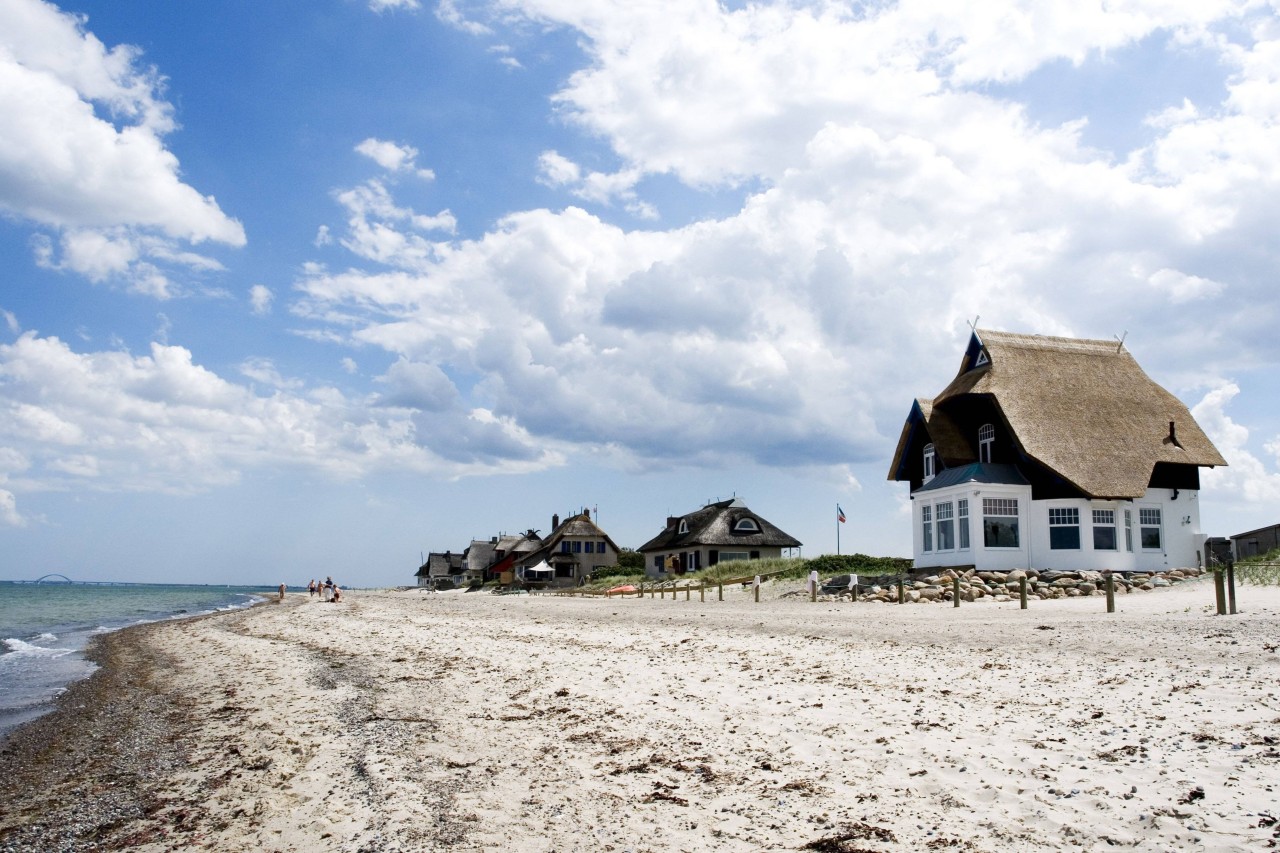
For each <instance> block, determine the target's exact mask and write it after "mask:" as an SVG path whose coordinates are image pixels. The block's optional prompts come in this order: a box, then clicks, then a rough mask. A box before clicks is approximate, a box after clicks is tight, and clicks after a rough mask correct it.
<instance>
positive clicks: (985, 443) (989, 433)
mask: <svg viewBox="0 0 1280 853" xmlns="http://www.w3.org/2000/svg"><path fill="white" fill-rule="evenodd" d="M995 443H996V428H995V427H993V426H992V425H991V424H983V425H982V426H981V427H980V428H979V429H978V461H979V462H990V461H991V449H992V448H993V447H995Z"/></svg>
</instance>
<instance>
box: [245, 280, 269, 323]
mask: <svg viewBox="0 0 1280 853" xmlns="http://www.w3.org/2000/svg"><path fill="white" fill-rule="evenodd" d="M275 298H276V295H275V294H274V293H272V292H271V288H269V287H267V286H266V285H265V284H255V285H254V286H253V287H251V288H249V306H250V308H251V309H252V310H253V313H254V314H256V315H258V316H259V317H261V316H263V315H264V314H270V313H271V303H272V302H273V301H275Z"/></svg>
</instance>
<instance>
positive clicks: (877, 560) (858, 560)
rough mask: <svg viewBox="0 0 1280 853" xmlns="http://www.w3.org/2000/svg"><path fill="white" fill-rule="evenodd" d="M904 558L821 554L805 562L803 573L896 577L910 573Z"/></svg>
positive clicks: (909, 567) (908, 565)
mask: <svg viewBox="0 0 1280 853" xmlns="http://www.w3.org/2000/svg"><path fill="white" fill-rule="evenodd" d="M912 565H913V563H912V561H911V560H910V559H908V558H906V557H868V556H867V555H866V554H823V555H822V556H820V557H814V558H813V559H812V560H807V561H806V567H805V572H806V573H808V572H812V571H816V572H817V573H818V575H819V577H823V576H828V575H896V574H901V573H902V572H906V571H910V570H911V567H912Z"/></svg>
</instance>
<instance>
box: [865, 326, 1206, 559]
mask: <svg viewBox="0 0 1280 853" xmlns="http://www.w3.org/2000/svg"><path fill="white" fill-rule="evenodd" d="M1225 464H1226V460H1224V459H1223V458H1222V455H1221V454H1220V453H1218V451H1217V449H1216V448H1215V447H1214V446H1213V444H1212V442H1210V441H1209V439H1208V437H1207V436H1206V435H1205V434H1204V432H1203V431H1202V430H1201V429H1200V426H1199V425H1198V424H1197V423H1196V422H1195V420H1194V419H1193V418H1192V417H1191V413H1190V412H1189V411H1187V407H1186V406H1185V405H1183V404H1182V402H1181V401H1179V400H1178V399H1177V398H1176V397H1174V396H1173V395H1172V394H1170V393H1169V392H1168V391H1166V390H1165V389H1163V388H1161V387H1160V386H1159V385H1157V384H1156V383H1155V382H1153V381H1152V380H1151V379H1150V377H1148V376H1147V375H1146V373H1144V372H1143V371H1142V368H1141V367H1139V366H1138V363H1137V362H1136V361H1135V360H1134V359H1133V356H1131V355H1130V354H1129V353H1128V352H1127V351H1125V349H1124V347H1123V346H1121V345H1118V344H1117V343H1116V342H1115V341H1097V340H1076V339H1072V338H1052V337H1041V336H1038V335H1017V334H1010V333H1007V332H993V331H985V330H975V332H974V333H973V336H972V337H971V338H970V341H969V346H968V349H967V350H966V351H965V354H964V358H963V359H962V361H961V364H960V371H959V373H958V374H957V375H956V377H955V379H953V380H952V382H951V384H950V385H948V386H947V387H946V388H945V389H943V391H942V393H941V394H939V395H938V396H937V397H935V398H933V399H932V400H928V399H918V400H916V401H915V404H914V405H913V406H912V407H911V412H910V414H908V416H907V421H906V423H905V424H904V425H903V427H902V434H901V437H900V438H899V440H898V448H897V452H896V453H895V454H894V457H893V463H892V465H891V466H890V469H889V479H890V480H898V481H902V482H907V483H909V484H910V486H911V500H912V520H913V528H914V537H913V538H914V555H915V564H916V566H917V567H918V568H931V567H947V566H975V567H976V568H978V569H980V570H1009V569H1014V568H1028V567H1034V568H1041V569H1063V570H1074V569H1096V570H1103V569H1109V570H1113V571H1158V570H1163V569H1168V568H1177V567H1180V566H1195V565H1201V564H1203V560H1204V542H1205V538H1206V537H1205V536H1204V535H1203V534H1201V533H1200V505H1199V501H1198V500H1197V496H1198V493H1199V489H1200V468H1202V467H1213V466H1215V465H1225Z"/></svg>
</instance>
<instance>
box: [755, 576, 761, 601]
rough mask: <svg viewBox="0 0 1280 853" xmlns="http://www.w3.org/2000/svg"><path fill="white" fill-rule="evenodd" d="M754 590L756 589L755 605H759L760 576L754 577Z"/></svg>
mask: <svg viewBox="0 0 1280 853" xmlns="http://www.w3.org/2000/svg"><path fill="white" fill-rule="evenodd" d="M755 589H756V604H759V603H760V576H759V575H756V582H755Z"/></svg>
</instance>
